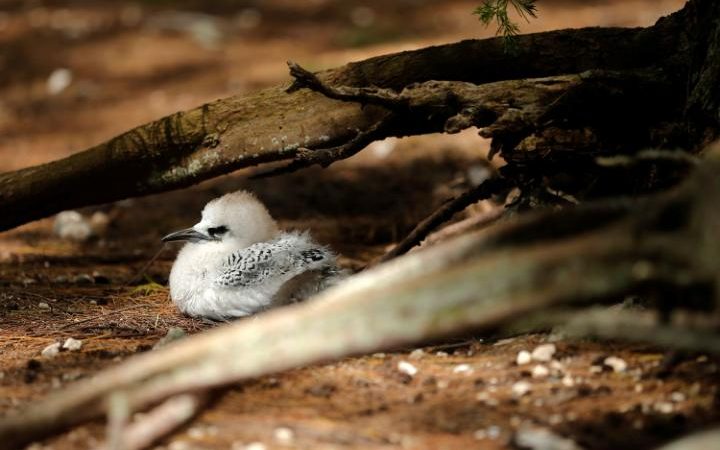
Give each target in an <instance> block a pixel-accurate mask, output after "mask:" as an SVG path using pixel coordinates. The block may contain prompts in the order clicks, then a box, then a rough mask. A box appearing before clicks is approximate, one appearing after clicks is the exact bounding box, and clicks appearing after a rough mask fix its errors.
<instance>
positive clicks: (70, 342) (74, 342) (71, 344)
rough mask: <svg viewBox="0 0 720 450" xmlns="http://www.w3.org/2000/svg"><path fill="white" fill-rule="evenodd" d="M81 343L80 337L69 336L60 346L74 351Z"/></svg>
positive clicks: (78, 348)
mask: <svg viewBox="0 0 720 450" xmlns="http://www.w3.org/2000/svg"><path fill="white" fill-rule="evenodd" d="M82 345H83V342H82V341H81V340H80V339H75V338H71V337H69V338H67V339H66V340H65V342H64V343H63V345H62V348H64V349H65V350H70V351H76V350H80V348H81V347H82Z"/></svg>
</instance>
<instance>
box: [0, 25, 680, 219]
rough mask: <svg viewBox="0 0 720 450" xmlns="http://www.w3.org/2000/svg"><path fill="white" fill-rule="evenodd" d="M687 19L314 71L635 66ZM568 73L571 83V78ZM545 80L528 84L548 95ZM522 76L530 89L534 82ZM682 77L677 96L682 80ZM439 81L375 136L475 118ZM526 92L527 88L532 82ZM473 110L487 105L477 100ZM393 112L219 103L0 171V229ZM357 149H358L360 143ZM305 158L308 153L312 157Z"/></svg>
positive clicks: (494, 74)
mask: <svg viewBox="0 0 720 450" xmlns="http://www.w3.org/2000/svg"><path fill="white" fill-rule="evenodd" d="M684 26H685V22H684V15H683V14H678V15H676V16H674V17H673V18H671V19H667V20H664V21H661V22H660V23H659V24H658V25H656V26H655V27H651V28H646V29H617V28H609V29H597V28H588V29H583V30H562V31H555V32H550V33H539V34H534V35H527V36H519V37H518V38H517V44H518V49H520V51H519V52H518V53H514V54H512V55H511V54H507V53H505V52H504V46H503V42H502V39H500V38H495V39H488V40H482V41H463V42H458V43H455V44H449V45H444V46H437V47H429V48H426V49H421V50H417V51H413V52H402V53H397V54H394V55H387V56H381V57H376V58H371V59H368V60H365V61H361V62H357V63H352V64H348V65H347V66H344V67H340V68H337V69H332V70H328V71H324V72H321V73H319V74H318V75H317V79H318V80H320V81H322V82H323V83H325V84H324V86H348V87H352V86H377V87H379V88H385V89H391V90H396V91H398V92H400V91H402V90H403V89H404V88H405V87H407V86H410V85H412V84H413V83H416V84H417V83H419V84H423V85H425V83H428V82H429V80H452V81H451V82H449V83H455V84H457V85H458V86H463V85H464V84H466V85H468V86H482V85H483V84H486V83H493V82H499V81H500V80H505V79H507V80H519V79H523V78H525V79H532V78H538V77H547V76H549V75H556V74H573V73H580V72H583V71H586V70H591V69H596V68H602V69H603V70H609V71H617V70H631V71H633V70H636V69H638V68H643V67H651V66H653V65H663V64H665V63H667V62H668V61H673V60H672V59H671V58H668V55H671V54H678V55H685V54H686V53H687V52H686V48H685V47H682V48H680V44H679V43H682V42H684V41H683V40H682V31H683V30H684ZM579 49H582V51H580V53H581V54H580V55H579V54H578V53H579ZM678 49H680V50H678ZM679 52H681V53H679ZM547 55H553V56H552V57H547ZM683 57H685V56H683ZM668 72H671V73H676V72H678V71H677V70H670V69H669V70H668ZM573 79H574V80H575V81H577V77H575V78H573ZM544 82H546V81H541V82H539V84H536V85H535V88H536V89H537V90H539V91H540V92H546V91H547V90H548V89H547V88H543V86H542V83H544ZM505 83H506V84H504V85H503V84H500V85H496V86H495V89H496V90H497V91H498V92H499V91H500V90H503V89H504V90H505V91H508V92H512V91H513V90H514V89H515V88H517V87H518V86H517V85H518V83H520V84H522V82H520V81H508V82H505ZM526 84H527V86H526V87H527V88H531V87H532V82H528V83H526ZM680 86H681V87H682V92H683V93H684V92H685V86H686V84H685V83H681V84H680ZM439 88H441V90H439V91H438V90H436V91H435V92H434V94H436V97H437V95H441V96H442V97H437V98H435V100H439V101H440V102H443V101H444V102H445V105H442V107H441V108H440V109H442V110H443V111H442V113H441V114H440V115H439V116H437V117H435V116H433V115H430V116H428V115H427V114H424V115H414V116H409V117H408V118H407V120H399V121H394V125H393V127H391V128H390V129H386V130H384V132H383V133H380V134H379V135H376V136H374V138H376V139H381V138H383V137H386V136H394V135H398V136H402V135H409V134H424V133H432V132H436V131H441V130H443V129H448V130H452V131H459V130H460V129H461V127H463V126H471V125H472V122H473V121H472V120H457V121H455V122H454V123H453V121H450V122H448V119H450V118H452V117H455V118H456V119H466V118H467V113H468V112H469V111H471V109H468V108H469V107H468V105H467V104H465V108H464V110H463V111H461V110H460V109H457V108H456V106H457V105H454V104H453V102H452V101H449V102H448V100H452V99H453V98H454V94H452V92H450V94H452V95H450V97H448V95H447V94H448V91H447V89H448V88H450V89H453V88H454V87H453V86H452V85H445V86H439ZM556 88H558V87H557V86H556ZM635 91H637V89H635ZM418 92H426V93H427V94H429V95H430V94H433V89H432V86H431V85H425V86H424V87H423V88H422V89H420V90H419V91H418ZM663 92H664V91H663ZM669 92H674V91H673V89H670V90H669ZM525 93H526V94H527V93H529V92H528V91H527V89H526V91H525ZM560 93H561V92H560V91H558V92H557V94H558V95H559V94H560ZM460 94H461V95H460V96H461V97H462V93H460ZM660 97H662V96H660ZM467 100H470V99H467ZM478 100H480V99H478ZM498 100H502V99H498ZM528 100H530V101H531V104H530V105H527V104H526V102H527V101H528ZM548 100H549V99H548V98H547V97H542V98H536V99H535V100H533V99H531V98H530V99H522V98H518V97H517V96H514V97H512V98H505V101H506V105H505V108H504V110H507V109H512V110H515V109H516V108H519V109H520V110H524V109H528V107H529V109H532V108H533V107H534V106H538V105H545V104H547V103H546V102H547V101H548ZM435 104H436V106H437V105H438V103H437V102H436V103H435ZM428 106H429V105H428ZM425 109H426V110H427V108H425ZM479 109H480V110H482V111H484V110H485V109H484V106H482V105H481V106H480V108H479ZM388 114H389V110H388V109H387V108H385V107H383V106H378V105H369V106H368V107H365V108H360V106H359V105H358V104H356V103H350V102H345V101H336V100H332V99H329V98H327V97H326V96H324V95H321V94H318V93H315V92H312V91H309V90H307V89H300V90H296V91H295V92H293V93H291V94H288V93H287V92H286V86H278V87H274V88H270V89H266V90H264V91H261V92H257V93H253V94H248V95H244V96H235V97H230V98H225V99H221V100H217V101H215V102H212V103H208V104H205V105H202V106H200V107H198V108H196V109H193V110H190V111H185V112H178V113H175V114H172V115H170V116H168V117H165V118H162V119H160V120H157V121H155V122H152V123H149V124H146V125H142V126H140V127H137V128H135V129H133V130H130V131H128V132H126V133H123V134H121V135H119V136H117V137H115V138H113V139H111V140H109V141H107V142H105V143H102V144H99V145H96V146H94V147H92V148H90V149H88V150H85V151H83V152H80V153H76V154H74V155H72V156H69V157H67V158H64V159H61V160H58V161H54V162H50V163H47V164H42V165H39V166H35V167H30V168H26V169H21V170H18V171H15V172H10V173H4V174H0V230H6V229H9V228H12V227H15V226H17V225H20V224H23V223H25V222H28V221H31V220H35V219H39V218H42V217H46V216H48V215H51V214H54V213H57V212H59V211H62V210H66V209H73V208H77V207H81V206H87V205H91V204H100V203H107V202H112V201H115V200H120V199H124V198H127V197H132V196H139V195H147V194H151V193H157V192H161V191H167V190H171V189H177V188H181V187H186V186H189V185H192V184H194V183H198V182H200V181H202V180H206V179H208V178H212V177H215V176H218V175H221V174H224V173H228V172H231V171H234V170H237V169H240V168H243V167H250V166H254V165H257V164H261V163H265V162H271V161H281V160H288V159H293V158H295V156H296V155H297V151H298V149H299V148H306V149H308V150H309V151H315V150H318V151H320V152H321V153H322V152H323V151H324V149H325V150H326V149H328V145H330V146H332V147H335V148H342V147H343V146H344V145H349V142H350V141H352V139H353V138H355V137H356V136H359V134H358V133H364V132H367V131H368V130H370V129H371V128H372V126H373V124H377V123H378V122H380V121H382V120H383V119H386V118H387V116H388ZM471 118H472V117H471ZM506 118H508V117H506ZM418 119H419V120H418ZM484 119H487V118H484ZM516 122H517V121H516V120H513V121H510V122H508V123H516ZM351 147H353V146H352V145H351ZM354 147H355V148H354V149H353V151H357V147H358V146H357V145H356V146H354ZM350 153H352V152H351V151H348V152H335V154H333V152H330V153H327V152H326V153H325V156H321V157H319V159H320V160H321V162H322V163H324V164H327V163H328V162H329V161H331V160H332V159H333V158H329V159H328V157H327V156H328V155H330V154H332V156H333V157H345V156H347V155H348V154H350ZM301 159H310V160H312V158H308V157H307V156H303V157H302V158H301Z"/></svg>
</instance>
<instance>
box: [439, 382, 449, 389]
mask: <svg viewBox="0 0 720 450" xmlns="http://www.w3.org/2000/svg"><path fill="white" fill-rule="evenodd" d="M435 386H437V388H438V389H447V388H448V386H450V382H449V381H448V380H437V382H436V383H435Z"/></svg>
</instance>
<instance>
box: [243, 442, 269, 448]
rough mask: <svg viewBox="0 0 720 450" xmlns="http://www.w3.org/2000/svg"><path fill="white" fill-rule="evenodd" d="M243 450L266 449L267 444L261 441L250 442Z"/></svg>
mask: <svg viewBox="0 0 720 450" xmlns="http://www.w3.org/2000/svg"><path fill="white" fill-rule="evenodd" d="M243 450H267V445H265V444H263V443H262V442H251V443H249V444H248V445H246V446H245V447H243Z"/></svg>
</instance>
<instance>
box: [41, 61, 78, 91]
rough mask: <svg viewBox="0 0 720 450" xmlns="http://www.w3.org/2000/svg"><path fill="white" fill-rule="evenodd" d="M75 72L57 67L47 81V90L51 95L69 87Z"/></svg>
mask: <svg viewBox="0 0 720 450" xmlns="http://www.w3.org/2000/svg"><path fill="white" fill-rule="evenodd" d="M72 80H73V73H72V71H71V70H70V69H66V68H64V67H61V68H58V69H55V70H53V71H52V73H50V76H49V77H48V78H47V81H46V88H47V92H48V94H50V95H57V94H59V93H61V92H62V91H64V90H65V89H67V87H68V86H70V84H71V83H72Z"/></svg>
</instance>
